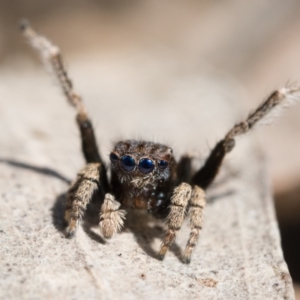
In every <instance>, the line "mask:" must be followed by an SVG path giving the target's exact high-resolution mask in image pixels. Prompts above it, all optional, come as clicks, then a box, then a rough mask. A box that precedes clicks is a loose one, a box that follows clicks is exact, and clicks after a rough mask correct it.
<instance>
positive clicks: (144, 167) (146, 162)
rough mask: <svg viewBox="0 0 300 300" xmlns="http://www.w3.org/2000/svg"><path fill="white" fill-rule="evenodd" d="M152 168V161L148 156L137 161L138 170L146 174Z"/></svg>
mask: <svg viewBox="0 0 300 300" xmlns="http://www.w3.org/2000/svg"><path fill="white" fill-rule="evenodd" d="M153 169H154V162H153V160H151V159H149V158H142V159H141V160H140V162H139V170H140V171H141V172H142V173H144V174H148V173H151V172H152V171H153Z"/></svg>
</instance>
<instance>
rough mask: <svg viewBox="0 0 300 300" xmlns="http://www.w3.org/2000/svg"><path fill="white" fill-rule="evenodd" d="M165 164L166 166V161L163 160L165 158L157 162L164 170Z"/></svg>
mask: <svg viewBox="0 0 300 300" xmlns="http://www.w3.org/2000/svg"><path fill="white" fill-rule="evenodd" d="M167 166H168V162H167V161H165V160H160V161H159V162H158V167H159V168H160V169H161V170H164V169H165V168H166V167H167Z"/></svg>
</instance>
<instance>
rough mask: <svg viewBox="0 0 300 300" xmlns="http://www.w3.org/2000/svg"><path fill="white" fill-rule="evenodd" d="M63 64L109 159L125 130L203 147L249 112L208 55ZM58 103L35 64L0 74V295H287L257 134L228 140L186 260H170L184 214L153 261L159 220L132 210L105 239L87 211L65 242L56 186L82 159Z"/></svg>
mask: <svg viewBox="0 0 300 300" xmlns="http://www.w3.org/2000/svg"><path fill="white" fill-rule="evenodd" d="M70 66H72V67H71V68H70V69H71V73H72V78H73V79H74V81H75V82H76V87H77V89H78V90H79V91H80V93H81V94H82V95H84V100H85V102H86V105H87V107H88V109H89V111H90V112H91V116H92V118H93V120H94V123H95V127H96V130H97V137H98V141H99V145H100V148H101V151H102V153H103V154H104V156H105V157H106V159H107V155H106V154H108V153H109V149H110V147H111V144H112V141H116V140H118V139H119V138H123V137H125V138H127V137H133V138H144V139H151V140H154V141H160V142H164V143H169V144H170V145H171V146H173V148H174V150H175V153H176V155H177V156H178V157H179V155H180V154H182V153H184V152H185V151H192V152H194V153H195V154H196V155H202V157H205V155H206V154H207V153H208V151H209V148H211V147H212V146H213V145H214V143H215V142H216V141H217V140H218V139H219V138H221V137H222V135H223V134H224V133H225V132H226V131H227V129H229V127H230V126H231V125H232V124H233V123H235V122H236V121H238V120H240V118H241V117H242V116H244V115H246V113H247V112H245V110H243V109H242V107H243V104H242V103H241V102H240V100H241V98H242V97H241V91H240V89H239V87H238V86H237V85H236V84H235V83H234V82H233V81H231V80H229V79H228V78H224V76H223V75H220V74H219V73H218V72H217V71H216V70H212V69H210V68H209V67H208V66H198V67H197V68H198V69H196V67H195V69H193V70H191V69H189V70H185V69H184V67H182V66H181V65H180V63H179V62H174V61H172V60H171V59H170V60H169V61H168V60H166V59H164V61H160V60H158V59H157V60H156V59H153V60H149V57H147V58H146V57H143V56H138V55H137V56H136V57H131V58H130V59H129V58H128V59H127V60H124V61H122V62H115V61H109V60H108V61H99V59H94V58H93V57H89V58H88V59H86V60H85V61H76V60H74V61H73V62H71V63H70ZM200 70H204V71H203V73H202V71H200ZM65 102H66V101H65V100H64V99H63V97H62V96H61V95H60V93H59V92H58V88H56V87H54V86H53V84H51V80H49V79H48V77H47V75H46V74H44V72H43V71H42V70H35V69H31V70H29V69H28V68H27V67H26V66H22V67H19V66H18V67H15V69H13V71H12V69H2V70H1V72H0V136H1V144H0V168H1V172H0V191H1V194H0V205H1V209H0V270H1V271H0V299H20V298H22V299H54V298H55V299H158V298H160V299H251V300H252V299H294V295H293V288H292V282H291V278H290V275H289V273H288V270H287V266H286V264H285V262H284V259H283V255H282V251H281V248H280V238H279V233H278V228H277V222H276V219H275V214H274V208H273V202H272V197H271V192H270V186H269V178H268V172H267V167H266V164H265V159H264V155H263V154H262V150H261V148H260V146H259V143H258V140H257V138H256V136H255V134H249V135H248V136H247V137H241V138H239V139H238V141H237V147H236V149H234V151H233V152H232V153H231V154H230V155H229V156H228V157H227V159H226V164H225V166H224V168H223V170H222V172H221V174H220V176H219V177H218V180H217V181H216V182H215V184H214V185H213V186H212V188H211V189H209V191H208V201H209V203H208V205H207V209H206V211H205V224H204V229H203V232H202V234H201V238H200V241H199V244H198V247H197V248H196V251H195V254H194V256H193V260H192V262H191V264H190V265H184V264H182V262H181V258H180V255H181V251H182V249H183V248H184V246H185V243H186V241H187V237H188V228H187V225H185V226H184V228H183V229H182V230H181V232H180V236H179V238H178V239H177V241H176V244H175V245H174V246H173V247H172V248H171V251H170V252H169V253H168V255H167V256H166V258H165V260H164V261H163V262H160V261H158V260H156V258H155V254H156V252H157V250H158V248H159V244H160V241H159V237H160V236H161V234H162V224H161V223H159V222H157V221H156V220H153V219H152V218H151V217H149V216H147V215H145V214H142V213H129V215H128V219H127V222H126V226H125V228H124V230H123V231H122V232H121V233H120V234H118V235H117V236H116V237H114V238H113V239H111V240H110V241H104V240H103V239H102V238H101V237H100V236H99V233H98V228H97V213H98V212H97V211H96V212H95V211H93V210H92V209H91V210H90V211H89V212H88V213H87V215H86V218H85V220H84V221H83V222H82V224H81V225H80V227H79V230H78V232H77V236H76V238H74V239H72V240H69V239H66V238H65V236H64V233H63V226H62V212H63V203H64V200H65V198H64V195H65V192H66V190H67V187H68V183H67V182H68V181H69V180H72V179H73V178H74V177H75V174H76V172H77V170H78V169H79V168H80V167H82V166H83V159H82V157H81V153H80V146H79V138H78V133H77V128H76V125H75V122H74V120H73V119H74V112H73V111H72V108H70V107H69V106H68V105H67V104H66V103H65ZM258 131H259V130H258ZM198 164H199V162H198ZM195 165H197V162H196V163H195ZM91 208H93V207H91Z"/></svg>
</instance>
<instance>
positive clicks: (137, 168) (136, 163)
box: [110, 140, 175, 188]
mask: <svg viewBox="0 0 300 300" xmlns="http://www.w3.org/2000/svg"><path fill="white" fill-rule="evenodd" d="M110 161H111V168H112V171H113V172H115V173H116V174H117V176H118V179H119V181H120V183H126V184H132V185H134V186H135V187H137V188H143V187H144V186H146V185H152V186H156V185H159V184H163V183H164V182H166V181H167V180H168V179H170V177H171V175H172V174H171V173H172V172H171V171H172V170H173V169H174V166H175V160H174V157H173V154H172V149H171V148H170V147H168V146H165V145H162V144H156V143H152V142H144V141H136V140H127V141H122V142H119V143H117V144H116V145H115V148H114V150H113V151H112V152H111V154H110Z"/></svg>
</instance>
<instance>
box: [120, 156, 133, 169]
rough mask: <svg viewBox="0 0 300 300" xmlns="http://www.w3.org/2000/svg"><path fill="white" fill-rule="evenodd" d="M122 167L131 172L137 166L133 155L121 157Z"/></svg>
mask: <svg viewBox="0 0 300 300" xmlns="http://www.w3.org/2000/svg"><path fill="white" fill-rule="evenodd" d="M121 167H122V169H123V170H124V171H126V172H131V171H133V169H134V168H135V160H134V158H133V157H132V156H129V155H125V156H123V157H122V159H121Z"/></svg>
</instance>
